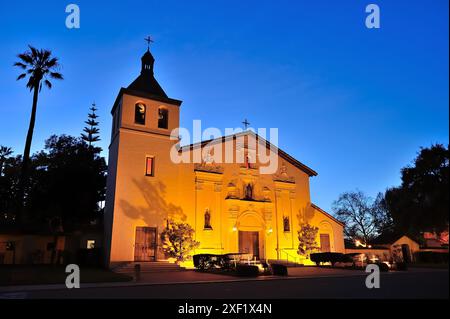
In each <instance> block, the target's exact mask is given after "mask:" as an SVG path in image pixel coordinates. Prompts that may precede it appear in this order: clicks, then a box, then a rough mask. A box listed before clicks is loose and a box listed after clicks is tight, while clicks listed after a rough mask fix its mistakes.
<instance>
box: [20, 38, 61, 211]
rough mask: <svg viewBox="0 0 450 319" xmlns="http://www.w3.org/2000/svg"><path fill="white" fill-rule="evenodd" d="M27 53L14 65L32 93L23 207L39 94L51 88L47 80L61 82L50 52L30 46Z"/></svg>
mask: <svg viewBox="0 0 450 319" xmlns="http://www.w3.org/2000/svg"><path fill="white" fill-rule="evenodd" d="M28 47H29V49H30V50H29V51H26V52H25V53H21V54H19V55H18V56H17V57H18V58H19V61H18V62H16V63H14V66H17V67H19V68H21V69H22V70H23V71H24V73H22V74H20V75H19V76H18V77H17V80H21V79H24V78H26V77H27V76H28V82H27V85H26V87H27V88H28V89H30V92H31V91H33V104H32V108H31V117H30V124H29V127H28V133H27V139H26V142H25V149H24V151H23V161H22V171H21V179H20V186H19V198H18V201H19V205H20V207H22V206H23V199H24V198H23V197H24V191H25V188H26V183H27V178H28V177H27V173H28V166H29V162H30V149H31V142H32V139H33V132H34V125H35V121H36V109H37V103H38V97H39V92H40V91H41V89H42V84H44V85H45V86H46V87H47V88H49V89H51V88H52V83H51V82H50V81H49V79H57V80H62V79H63V76H62V74H61V73H58V72H57V70H58V68H59V63H58V58H56V57H52V52H51V51H49V50H44V49H41V50H38V49H36V48H34V47H32V46H31V45H29V46H28Z"/></svg>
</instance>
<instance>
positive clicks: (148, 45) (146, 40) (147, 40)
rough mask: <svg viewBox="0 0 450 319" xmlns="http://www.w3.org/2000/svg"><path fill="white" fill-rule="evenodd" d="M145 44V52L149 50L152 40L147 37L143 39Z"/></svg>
mask: <svg viewBox="0 0 450 319" xmlns="http://www.w3.org/2000/svg"><path fill="white" fill-rule="evenodd" d="M144 40H145V42H147V50H150V43H153V42H154V41H153V39H152V37H151V36H147V37H146V38H144Z"/></svg>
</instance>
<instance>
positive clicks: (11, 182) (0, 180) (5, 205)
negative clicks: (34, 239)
mask: <svg viewBox="0 0 450 319" xmlns="http://www.w3.org/2000/svg"><path fill="white" fill-rule="evenodd" d="M12 154H13V152H12V149H11V148H10V147H6V146H0V226H5V225H12V224H14V223H15V220H16V216H15V211H16V209H15V208H16V207H15V206H14V203H15V199H16V197H17V189H18V183H19V176H20V168H21V165H22V161H21V157H20V156H13V155H12Z"/></svg>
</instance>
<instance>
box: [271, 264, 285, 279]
mask: <svg viewBox="0 0 450 319" xmlns="http://www.w3.org/2000/svg"><path fill="white" fill-rule="evenodd" d="M270 266H271V268H272V274H274V275H275V276H287V275H288V270H287V267H286V266H285V265H280V264H271V265H270Z"/></svg>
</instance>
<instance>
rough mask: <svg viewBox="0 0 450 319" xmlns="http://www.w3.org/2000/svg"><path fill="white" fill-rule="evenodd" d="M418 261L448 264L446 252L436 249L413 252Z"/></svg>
mask: <svg viewBox="0 0 450 319" xmlns="http://www.w3.org/2000/svg"><path fill="white" fill-rule="evenodd" d="M414 257H415V261H416V262H418V263H431V264H444V263H445V264H448V253H441V252H436V251H418V252H416V253H415V254H414Z"/></svg>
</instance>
